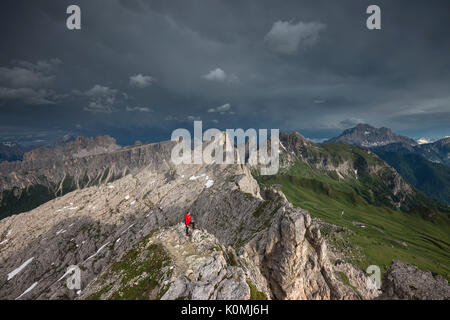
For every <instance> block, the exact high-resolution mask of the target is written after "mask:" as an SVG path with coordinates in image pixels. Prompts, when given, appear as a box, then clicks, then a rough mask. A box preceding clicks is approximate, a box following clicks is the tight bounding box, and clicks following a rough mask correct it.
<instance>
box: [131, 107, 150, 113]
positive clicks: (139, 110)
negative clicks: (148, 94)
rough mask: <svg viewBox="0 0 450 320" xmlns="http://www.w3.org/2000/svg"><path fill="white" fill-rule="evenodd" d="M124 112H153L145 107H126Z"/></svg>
mask: <svg viewBox="0 0 450 320" xmlns="http://www.w3.org/2000/svg"><path fill="white" fill-rule="evenodd" d="M125 110H126V111H128V112H153V110H152V109H149V108H147V107H133V108H132V107H126V108H125Z"/></svg>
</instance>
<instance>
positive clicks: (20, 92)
mask: <svg viewBox="0 0 450 320" xmlns="http://www.w3.org/2000/svg"><path fill="white" fill-rule="evenodd" d="M59 64H61V61H60V60H59V59H50V60H40V61H38V62H36V63H31V62H28V61H22V60H19V61H13V66H10V67H0V100H5V101H19V102H22V103H24V104H32V105H40V104H52V103H54V102H53V100H54V99H55V97H56V95H55V94H54V92H53V91H52V90H48V86H49V85H50V84H51V83H52V81H53V80H54V77H55V76H54V72H55V70H56V68H57V66H58V65H59Z"/></svg>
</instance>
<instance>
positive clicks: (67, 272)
mask: <svg viewBox="0 0 450 320" xmlns="http://www.w3.org/2000/svg"><path fill="white" fill-rule="evenodd" d="M86 260H87V259H86ZM86 260H85V261H86ZM73 270H75V267H71V268H68V269H67V271H66V273H64V274H63V276H62V277H61V278H59V279H58V281H61V280H62V279H64V277H65V276H67V275H68V274H70V273H72V271H73Z"/></svg>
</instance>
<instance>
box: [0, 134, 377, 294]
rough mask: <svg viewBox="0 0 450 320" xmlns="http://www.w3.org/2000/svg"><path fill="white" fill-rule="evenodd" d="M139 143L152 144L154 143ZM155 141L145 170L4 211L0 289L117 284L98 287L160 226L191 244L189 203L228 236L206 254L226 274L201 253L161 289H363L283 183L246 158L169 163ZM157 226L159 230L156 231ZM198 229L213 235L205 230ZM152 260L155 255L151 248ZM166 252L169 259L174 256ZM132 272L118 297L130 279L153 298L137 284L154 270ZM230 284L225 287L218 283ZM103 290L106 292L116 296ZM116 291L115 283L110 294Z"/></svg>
mask: <svg viewBox="0 0 450 320" xmlns="http://www.w3.org/2000/svg"><path fill="white" fill-rule="evenodd" d="M218 143H219V142H218ZM139 148H143V149H144V150H146V148H149V146H140V147H139ZM151 148H153V150H154V152H153V153H151V154H147V157H150V158H151V159H153V161H149V162H148V165H146V166H144V167H141V169H136V170H135V171H134V172H130V173H128V174H126V175H124V176H123V177H122V178H120V179H117V180H115V181H113V182H110V183H106V184H101V185H96V186H91V187H87V188H84V189H81V190H76V191H73V192H70V193H68V194H66V195H64V196H62V197H59V198H56V199H54V200H51V201H48V202H46V203H45V204H43V205H41V206H39V207H38V208H36V209H34V210H31V211H30V212H26V213H22V214H18V215H14V216H10V217H8V218H6V219H3V220H1V221H0V247H1V251H0V262H1V263H0V297H1V298H3V299H16V298H19V299H75V298H84V297H86V298H87V296H91V295H92V294H94V293H98V291H99V290H100V291H101V292H103V293H106V292H110V291H108V290H109V289H108V290H107V288H108V284H106V287H102V285H99V286H97V285H96V283H97V284H98V283H99V282H97V281H99V279H101V278H102V275H104V274H105V272H108V270H112V269H111V268H113V266H114V265H116V264H117V263H119V264H120V262H121V261H124V260H123V259H125V261H128V260H126V257H127V254H130V252H135V251H133V250H136V248H137V247H136V246H138V247H139V245H140V244H139V243H141V241H143V240H144V239H147V240H149V241H155V238H152V237H153V236H154V235H156V237H157V234H159V235H161V239H163V237H164V236H168V237H169V235H170V234H172V237H169V238H170V239H179V241H178V240H177V241H178V242H176V241H175V240H174V241H175V242H176V243H175V242H174V241H172V240H171V241H172V242H173V245H172V247H170V248H171V249H172V250H173V249H174V248H175V246H176V245H180V246H186V245H187V243H186V241H187V239H186V238H184V237H181V234H180V232H183V231H182V228H181V230H180V229H179V227H172V226H176V225H177V224H178V223H179V222H180V221H182V220H183V217H184V212H185V210H186V209H187V208H189V209H190V210H191V211H192V212H193V217H194V219H195V221H196V223H197V225H198V226H199V228H201V229H202V230H205V231H207V233H209V234H211V235H213V236H214V238H215V239H217V241H219V242H220V243H221V244H222V246H219V247H220V250H217V251H221V252H223V253H222V257H221V256H220V253H219V255H218V256H217V255H216V254H215V253H214V254H212V253H211V252H209V253H208V255H207V257H206V259H207V261H209V262H208V264H211V263H213V264H214V265H217V266H218V267H217V268H218V270H223V272H222V271H220V272H219V273H220V275H217V276H216V274H215V273H214V274H211V273H210V272H209V271H208V270H210V269H208V268H207V266H206V265H205V266H204V267H205V268H206V269H203V267H201V268H200V267H199V268H200V269H199V268H197V269H195V268H194V264H195V263H194V262H195V261H197V260H196V259H195V257H193V258H191V259H192V260H189V261H190V263H192V265H189V267H190V268H194V269H195V270H197V271H198V272H197V273H196V272H194V278H193V279H190V278H189V277H188V278H187V279H186V278H184V276H185V274H183V275H182V274H181V273H174V274H172V275H174V278H172V277H171V276H170V277H169V276H168V274H167V277H166V278H164V277H162V278H159V277H157V278H158V279H156V278H154V279H155V281H157V280H158V281H157V282H158V285H157V286H155V287H154V288H156V287H159V288H160V289H161V290H164V291H165V293H164V294H165V295H166V296H165V297H166V298H167V297H175V296H178V297H189V295H190V296H191V297H192V295H193V294H195V293H194V292H203V293H202V294H204V295H200V296H199V297H208V298H224V297H228V296H229V295H228V294H230V292H234V293H236V294H237V293H239V292H241V293H242V294H240V295H239V297H240V298H247V297H249V295H248V293H249V290H250V289H251V290H252V291H253V292H260V293H263V294H264V295H266V296H267V297H268V298H275V299H359V298H361V296H360V295H358V294H356V293H355V291H354V290H353V289H352V288H351V287H349V286H346V285H345V284H343V283H342V282H341V281H340V279H339V278H338V277H337V276H336V274H335V271H334V266H333V265H332V264H331V263H330V262H329V259H328V255H327V245H326V242H325V240H324V239H323V238H322V237H321V235H320V230H319V229H318V227H317V226H316V225H315V224H314V223H312V222H311V218H310V217H309V214H308V213H307V212H306V211H304V210H302V209H300V208H294V207H292V205H291V204H289V202H287V200H286V198H285V197H284V195H282V194H281V193H280V192H278V191H275V190H272V189H263V190H260V189H259V186H258V183H257V182H256V181H255V180H254V178H253V177H252V175H251V173H250V170H249V169H248V168H247V167H246V166H243V165H219V164H209V165H177V166H175V165H173V164H172V163H171V162H170V158H169V155H170V153H168V150H169V148H168V145H167V143H161V144H157V145H155V146H153V147H151ZM132 150H134V149H133V148H132V149H130V150H129V151H130V152H133V151H132ZM164 150H166V151H167V152H164ZM156 151H158V152H156ZM134 152H136V153H142V152H143V150H140V151H137V150H134ZM113 154H114V153H113ZM97 157H98V156H97ZM157 229H158V230H160V231H159V232H160V233H157V234H153V235H152V232H154V230H157ZM177 230H178V231H177ZM157 232H158V231H157ZM161 232H162V233H161ZM195 232H196V231H195ZM163 234H164V235H163ZM199 234H200V235H202V234H203V235H204V236H205V237H206V238H208V239H212V238H210V237H209V236H208V235H207V234H206V233H205V234H204V233H203V231H201V232H200V233H199ZM146 237H148V238H146ZM206 238H205V239H206ZM152 239H153V240H152ZM193 240H194V242H195V236H194V238H193ZM144 241H146V240H144ZM163 242H165V243H168V242H170V241H169V240H168V241H163ZM206 242H210V243H214V241H213V240H211V241H206V240H205V243H206ZM141 244H142V243H141ZM146 245H151V244H149V243H147V244H145V246H146ZM229 247H231V249H229ZM170 248H169V249H170ZM224 248H225V249H224ZM169 249H168V248H166V249H164V250H169ZM143 250H144V249H143ZM155 250H158V247H156V248H155ZM138 251H139V250H138ZM145 252H147V251H145ZM152 252H153V251H152ZM232 252H235V254H233V253H232ZM197 253H198V252H197ZM194 255H198V254H194ZM191 256H192V255H191ZM225 256H227V257H228V262H227V259H225ZM231 256H232V257H233V259H230V258H229V257H231ZM172 257H173V256H172ZM143 259H144V261H147V260H145V257H144V256H143ZM223 259H225V261H226V262H227V265H226V266H225V264H224V260H223ZM152 261H153V260H151V261H148V263H150V262H152ZM158 261H160V260H158ZM164 261H165V260H164V259H163V260H162V261H160V262H161V263H162V264H165V263H166V262H164ZM184 261H186V260H184ZM202 261H203V262H205V261H206V260H202ZM233 261H234V262H233ZM71 265H78V266H79V267H80V268H81V270H82V278H81V279H82V286H81V289H80V290H71V289H68V288H67V286H66V284H65V277H66V276H67V274H66V272H67V268H68V267H70V266H71ZM172 266H173V267H174V268H177V266H178V267H179V266H180V265H177V264H175V265H172ZM197 266H198V265H197ZM231 267H233V268H231ZM234 267H238V268H237V269H236V268H234ZM239 268H241V269H239ZM119 269H120V268H119ZM169 269H170V266H169ZM194 269H192V270H193V271H194ZM115 270H116V271H117V270H118V269H117V268H116V269H115ZM133 270H134V269H133ZM164 270H165V271H167V268H166V269H164ZM172 270H173V269H172ZM201 270H203V271H201ZM214 270H216V268H214ZM113 271H114V270H113ZM122 271H123V270H122ZM123 272H126V271H123ZM199 274H203V275H204V276H205V278H203V276H202V279H203V280H204V282H201V281H203V280H202V279H199V277H198V275H199ZM207 274H209V276H207ZM132 276H134V274H133V275H130V277H131V278H127V279H128V280H130V281H131V280H132V279H134V280H135V281H134V280H133V281H131V282H126V283H128V284H129V285H125V286H124V287H120V288H119V287H118V288H117V290H116V291H114V293H116V292H119V293H120V292H122V296H121V295H120V294H119V293H118V295H116V296H115V297H116V298H121V297H122V298H123V297H126V296H127V295H124V294H125V293H124V292H130V291H128V289H130V286H131V287H132V289H133V290H135V289H136V290H137V292H139V294H142V295H143V296H144V297H145V298H151V297H158V293H155V292H154V291H152V290H150V291H145V290H143V291H140V289H139V288H140V287H139V288H135V286H134V283H136V285H138V284H139V283H140V281H139V279H141V280H142V279H144V278H145V279H148V278H146V277H147V275H143V274H142V273H140V274H136V275H135V277H132ZM140 277H142V278H140ZM180 277H181V278H180ZM152 279H153V278H152ZM182 279H183V280H182ZM159 280H161V281H162V282H161V281H159ZM166 281H168V282H166ZM199 281H200V282H201V283H199ZM247 281H248V282H247ZM160 282H161V283H160ZM181 282H182V283H181ZM213 283H214V285H213V286H211V285H212V284H213ZM222 283H223V285H222V287H221V288H222V289H220V290H216V289H217V288H218V287H220V284H222ZM249 283H251V285H250V284H249ZM169 284H170V286H169ZM216 284H218V287H216ZM225 284H227V285H225ZM127 288H128V289H127ZM171 288H172V289H171ZM183 288H184V289H183ZM195 288H197V289H195ZM208 288H209V289H208ZM211 288H216V289H214V290H213V289H211ZM231 288H239V289H236V290H235V289H233V290H231ZM91 289H92V290H91ZM97 289H99V290H97ZM102 289H105V290H102ZM147 289H149V288H147ZM96 290H97V291H96ZM111 290H112V289H111ZM121 290H122V291H121ZM130 290H131V289H130ZM133 290H131V291H133ZM183 290H184V291H183ZM211 290H212V291H211ZM358 291H359V293H360V294H363V297H365V298H372V297H374V296H376V295H377V294H378V293H377V292H376V291H373V290H371V289H370V288H368V287H367V284H364V287H361V288H358ZM133 292H136V291H133ZM180 292H184V293H180ZM227 292H228V293H227ZM103 293H102V294H101V295H100V296H101V297H102V298H103V297H106V296H108V295H105V296H103ZM114 293H113V292H111V297H112V296H114ZM161 293H162V292H161ZM155 294H156V295H155ZM108 297H110V296H108ZM162 297H164V295H161V296H160V298H162ZM232 297H237V296H232Z"/></svg>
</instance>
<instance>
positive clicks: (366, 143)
mask: <svg viewBox="0 0 450 320" xmlns="http://www.w3.org/2000/svg"><path fill="white" fill-rule="evenodd" d="M329 142H343V143H347V144H351V145H356V146H359V147H366V148H372V147H379V146H384V145H388V144H391V143H404V144H406V145H408V146H415V145H417V142H416V141H414V140H413V139H410V138H408V137H404V136H400V135H397V134H395V133H393V132H392V130H391V129H389V128H386V127H381V128H375V127H372V126H371V125H369V124H365V123H360V124H358V125H357V126H355V127H353V128H350V129H346V130H344V131H343V132H342V133H341V134H340V135H339V136H338V137H335V138H331V139H330V140H328V141H326V142H325V143H329Z"/></svg>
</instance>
